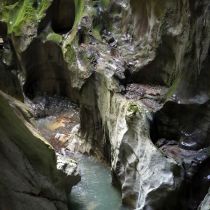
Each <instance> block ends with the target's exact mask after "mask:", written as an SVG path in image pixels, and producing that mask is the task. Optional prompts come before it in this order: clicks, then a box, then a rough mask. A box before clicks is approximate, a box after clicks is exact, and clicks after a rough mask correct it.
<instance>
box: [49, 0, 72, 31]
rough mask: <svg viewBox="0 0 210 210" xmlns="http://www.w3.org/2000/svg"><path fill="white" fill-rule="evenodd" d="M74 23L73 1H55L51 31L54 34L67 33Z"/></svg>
mask: <svg viewBox="0 0 210 210" xmlns="http://www.w3.org/2000/svg"><path fill="white" fill-rule="evenodd" d="M74 21H75V3H74V0H55V1H54V3H53V8H52V29H53V31H54V32H55V33H59V34H65V33H67V32H69V31H70V30H71V29H72V27H73V25H74Z"/></svg>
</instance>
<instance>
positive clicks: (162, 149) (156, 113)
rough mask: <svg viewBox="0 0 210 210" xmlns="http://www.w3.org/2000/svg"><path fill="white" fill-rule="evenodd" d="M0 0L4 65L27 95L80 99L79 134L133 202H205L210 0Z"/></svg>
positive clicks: (193, 205)
mask: <svg viewBox="0 0 210 210" xmlns="http://www.w3.org/2000/svg"><path fill="white" fill-rule="evenodd" d="M20 2H22V4H21V3H20ZM2 5H3V7H1V8H3V9H1V11H0V17H1V20H2V22H6V23H7V33H6V34H7V35H5V30H6V29H5V30H2V31H0V33H1V34H0V35H1V36H2V37H3V39H4V46H5V44H6V42H8V45H9V46H10V49H9V50H10V52H13V56H12V57H11V59H10V62H4V65H5V66H7V67H8V69H11V67H10V66H11V63H12V61H13V62H14V63H15V64H16V67H15V69H16V71H17V73H16V77H15V78H16V80H17V76H18V78H19V81H20V82H21V83H20V85H19V86H21V87H22V88H23V91H24V94H25V95H26V96H27V97H30V98H31V99H33V98H34V97H36V96H43V95H62V96H67V97H69V98H71V99H72V100H73V101H75V102H78V103H79V104H80V118H81V128H80V135H81V137H82V138H83V139H85V141H86V142H87V143H88V144H89V145H91V146H92V150H91V151H92V152H93V153H94V151H96V150H97V151H100V152H101V155H102V156H103V157H105V158H106V159H107V161H108V162H109V163H110V165H111V170H112V174H113V183H114V184H116V185H117V186H118V187H119V188H120V189H121V191H122V199H123V202H124V203H126V204H128V205H130V206H132V207H133V208H136V209H139V210H141V209H153V210H168V209H170V210H172V209H174V210H176V209H178V208H179V209H183V210H185V209H190V210H193V209H197V208H199V209H205V208H206V203H208V195H207V196H206V197H205V195H206V194H207V193H208V188H209V187H210V181H209V175H210V171H209V156H210V152H209V146H210V142H209V94H210V92H209V87H210V86H209V84H208V80H209V77H210V75H209V49H210V13H209V7H210V2H209V1H208V0H203V1H191V0H177V1H173V0H169V1H166V0H161V1H155V0H142V1H139V0H117V1H114V0H113V1H111V0H110V1H109V0H101V1H90V0H84V1H80V0H75V1H73V0H72V1H68V2H67V1H65V0H58V1H50V0H48V1H47V0H41V1H27V0H22V1H19V2H18V1H14V2H12V3H11V2H9V1H6V0H4V1H3V2H2ZM68 9H69V13H68V12H67V10H68ZM12 10H15V11H16V19H14V18H13V16H12ZM29 11H30V14H31V15H29ZM62 11H63V12H62ZM26 17H27V18H26ZM4 27H5V25H4ZM3 52H4V54H5V49H4V50H3ZM0 85H1V83H0ZM2 86H3V85H2ZM11 92H12V91H11ZM20 92H21V91H20ZM20 95H21V93H20ZM204 197H205V199H204ZM203 199H204V201H203V202H202V200H203ZM201 202H202V203H201Z"/></svg>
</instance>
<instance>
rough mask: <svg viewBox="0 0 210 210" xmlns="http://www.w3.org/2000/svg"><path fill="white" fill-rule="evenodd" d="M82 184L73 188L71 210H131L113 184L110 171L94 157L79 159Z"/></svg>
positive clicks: (82, 156) (81, 156) (81, 157)
mask: <svg viewBox="0 0 210 210" xmlns="http://www.w3.org/2000/svg"><path fill="white" fill-rule="evenodd" d="M78 162H79V169H80V171H81V175H82V179H81V182H80V183H78V184H77V185H76V186H74V187H73V188H72V192H71V195H70V203H69V209H70V210H129V209H128V208H126V207H123V206H122V205H121V195H120V193H119V191H118V190H117V189H115V188H114V187H113V186H112V184H111V174H110V169H109V168H108V167H107V166H106V165H104V164H102V163H101V162H99V161H97V160H96V159H95V158H93V157H88V156H84V155H80V157H79V158H78Z"/></svg>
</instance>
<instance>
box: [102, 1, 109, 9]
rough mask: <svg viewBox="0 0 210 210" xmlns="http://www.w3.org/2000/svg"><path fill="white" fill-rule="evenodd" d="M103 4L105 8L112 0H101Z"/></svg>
mask: <svg viewBox="0 0 210 210" xmlns="http://www.w3.org/2000/svg"><path fill="white" fill-rule="evenodd" d="M100 2H101V5H102V6H103V7H105V8H107V7H108V6H109V3H110V0H100Z"/></svg>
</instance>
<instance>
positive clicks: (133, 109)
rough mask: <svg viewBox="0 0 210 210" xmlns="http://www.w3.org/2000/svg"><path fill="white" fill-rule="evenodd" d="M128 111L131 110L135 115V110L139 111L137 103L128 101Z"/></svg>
mask: <svg viewBox="0 0 210 210" xmlns="http://www.w3.org/2000/svg"><path fill="white" fill-rule="evenodd" d="M128 111H129V112H132V113H133V114H134V115H135V114H136V113H137V112H139V107H138V106H137V104H134V103H130V104H129V107H128Z"/></svg>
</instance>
